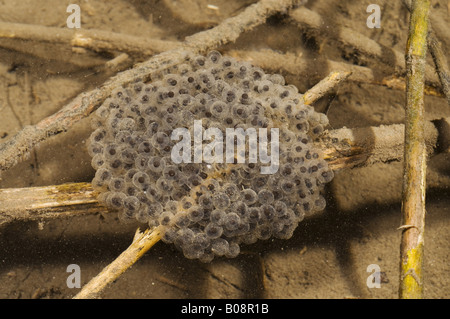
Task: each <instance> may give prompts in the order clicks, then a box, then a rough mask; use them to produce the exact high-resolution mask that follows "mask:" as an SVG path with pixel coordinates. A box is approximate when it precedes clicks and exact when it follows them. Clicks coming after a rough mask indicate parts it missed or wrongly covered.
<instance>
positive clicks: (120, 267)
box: [74, 226, 162, 299]
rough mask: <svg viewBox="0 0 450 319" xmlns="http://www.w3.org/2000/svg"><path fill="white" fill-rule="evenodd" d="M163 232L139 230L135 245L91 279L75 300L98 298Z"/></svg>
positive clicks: (160, 229) (135, 237)
mask: <svg viewBox="0 0 450 319" xmlns="http://www.w3.org/2000/svg"><path fill="white" fill-rule="evenodd" d="M161 231H162V228H161V226H158V227H156V228H154V229H151V230H150V229H147V230H145V231H144V232H143V233H141V232H140V231H139V229H138V230H137V231H136V234H135V235H134V239H133V243H132V244H131V245H130V246H129V247H128V248H127V249H126V250H125V251H124V252H123V253H121V254H120V255H119V257H117V258H116V259H115V260H114V261H113V262H112V263H111V264H109V265H108V266H106V267H105V268H104V269H103V270H102V271H101V272H100V273H99V274H98V275H97V276H95V277H94V278H93V279H91V280H90V281H89V282H88V283H87V284H86V285H85V286H84V287H83V289H82V290H81V291H80V292H79V293H78V294H77V295H76V296H75V297H74V299H93V298H97V297H98V296H99V294H100V292H101V291H102V290H103V289H105V288H106V287H107V286H108V285H109V284H110V283H112V282H113V281H114V280H116V279H117V278H119V277H120V275H122V274H123V273H124V272H125V271H126V270H127V269H128V268H130V267H131V266H132V265H133V264H134V263H136V262H137V261H138V260H139V259H140V258H141V257H142V256H143V255H144V254H145V253H146V252H147V251H148V250H149V249H150V248H152V247H153V245H155V244H156V243H157V242H158V241H159V240H160V239H161Z"/></svg>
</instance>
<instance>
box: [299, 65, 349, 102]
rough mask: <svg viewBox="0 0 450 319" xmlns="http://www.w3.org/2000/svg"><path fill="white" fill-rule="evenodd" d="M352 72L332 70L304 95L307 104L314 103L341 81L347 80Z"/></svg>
mask: <svg viewBox="0 0 450 319" xmlns="http://www.w3.org/2000/svg"><path fill="white" fill-rule="evenodd" d="M350 74H351V72H338V71H337V72H336V71H335V72H331V73H330V74H329V75H328V76H327V77H326V78H325V79H323V80H322V81H320V82H319V83H317V84H316V85H315V86H314V87H312V88H311V89H310V90H308V92H306V93H305V94H304V95H303V100H304V101H305V104H313V103H314V102H316V101H317V100H319V99H320V98H321V97H323V96H324V95H325V94H327V93H329V92H330V91H331V90H332V89H333V88H335V87H336V86H338V85H339V84H340V83H341V82H343V81H345V80H346V79H347V78H348V77H349V76H350Z"/></svg>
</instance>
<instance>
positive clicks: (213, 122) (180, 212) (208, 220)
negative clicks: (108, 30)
mask: <svg viewBox="0 0 450 319" xmlns="http://www.w3.org/2000/svg"><path fill="white" fill-rule="evenodd" d="M194 120H202V125H203V128H204V129H207V128H219V129H221V130H222V131H223V132H225V128H237V127H240V128H242V129H244V130H246V129H247V128H255V129H257V130H258V128H267V129H268V130H270V129H271V128H278V129H279V168H278V171H277V172H276V173H274V174H261V172H260V168H261V166H262V165H263V164H262V163H259V162H257V163H249V162H248V161H247V162H246V163H236V162H235V163H212V164H211V163H209V164H208V163H183V162H182V163H180V164H175V163H174V162H173V161H172V157H171V153H172V147H173V146H174V145H175V144H176V143H177V142H178V141H177V140H172V139H171V134H172V131H173V130H174V129H176V128H186V129H188V130H190V131H191V132H192V127H193V123H194ZM327 124H328V119H327V118H326V116H325V115H324V114H319V113H316V112H315V111H314V109H313V108H312V107H310V106H307V105H304V104H303V98H302V96H301V94H299V93H298V91H297V89H296V88H295V87H294V86H291V85H285V82H284V78H283V77H282V76H281V75H272V74H265V73H264V72H263V70H261V69H260V68H258V67H254V66H252V65H250V64H248V63H245V62H238V61H236V60H234V59H232V58H229V57H223V56H221V55H220V53H218V52H216V51H213V52H210V53H209V54H208V55H207V56H206V57H204V56H191V57H189V58H187V59H186V63H185V64H182V65H179V66H177V67H174V68H172V69H170V70H169V71H168V72H167V73H166V74H163V75H160V76H159V78H157V79H154V81H153V82H152V83H148V84H145V83H142V82H136V83H133V84H130V85H129V86H128V87H125V88H119V89H116V90H115V91H114V92H113V93H112V95H111V97H110V98H108V99H107V100H105V102H104V103H103V105H102V106H101V107H100V108H99V109H98V110H97V111H96V112H95V116H94V120H93V126H94V128H95V131H94V132H93V133H92V135H91V137H90V139H89V143H88V150H89V153H90V155H91V156H92V166H93V167H94V168H95V169H96V174H95V178H94V179H93V187H94V188H95V189H96V190H98V191H99V192H100V194H101V195H100V196H99V200H100V201H101V202H103V203H104V204H105V205H107V206H108V207H110V208H113V209H117V210H119V211H120V216H121V218H122V219H123V220H130V219H131V220H132V219H137V220H138V221H139V222H143V223H149V225H150V226H157V225H163V226H164V234H163V237H162V239H163V241H165V242H167V243H173V244H175V245H176V247H178V248H179V249H180V250H182V251H183V253H184V255H185V256H186V257H187V258H198V259H200V260H202V261H204V262H208V261H211V260H212V259H213V258H214V256H226V257H236V256H237V255H238V254H239V252H240V245H241V244H242V243H245V244H251V243H254V242H256V241H257V240H266V239H269V238H271V237H276V238H282V239H288V238H290V237H291V236H292V234H293V231H294V230H295V228H296V227H297V225H298V223H299V222H300V221H302V220H303V218H304V216H305V215H310V214H313V213H314V212H317V211H321V210H323V209H324V208H325V199H324V197H323V196H322V195H321V192H322V191H323V186H324V184H326V183H327V182H329V181H330V180H331V179H332V178H333V172H332V171H331V170H330V169H329V168H328V167H327V164H326V162H325V161H324V160H323V159H322V156H321V153H320V151H319V149H318V148H317V147H316V146H315V144H314V141H315V140H317V139H318V138H319V137H320V136H321V135H322V133H323V131H324V126H326V125H327ZM192 143H193V142H192ZM203 143H209V142H206V141H203ZM270 143H272V141H271V140H269V141H268V145H270ZM192 145H193V144H192ZM247 146H248V144H247ZM268 149H270V148H268ZM245 155H248V149H247V153H246V154H245Z"/></svg>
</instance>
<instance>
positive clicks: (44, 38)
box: [0, 22, 181, 55]
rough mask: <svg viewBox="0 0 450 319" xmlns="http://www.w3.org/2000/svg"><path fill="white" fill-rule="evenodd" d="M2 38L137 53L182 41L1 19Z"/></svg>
mask: <svg viewBox="0 0 450 319" xmlns="http://www.w3.org/2000/svg"><path fill="white" fill-rule="evenodd" d="M0 38H4V39H20V40H32V41H40V42H48V43H60V44H67V45H71V46H73V47H79V48H86V49H90V50H93V51H95V52H100V51H110V52H112V51H120V52H125V53H129V54H134V55H153V54H155V53H160V52H164V51H168V50H172V49H175V48H178V47H180V46H181V43H179V42H175V41H166V40H159V39H151V38H144V37H139V36H134V35H131V34H122V33H115V32H109V31H103V30H95V29H68V28H55V27H46V26H40V25H31V24H22V23H10V22H0Z"/></svg>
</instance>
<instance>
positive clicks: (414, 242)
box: [399, 0, 430, 299]
mask: <svg viewBox="0 0 450 319" xmlns="http://www.w3.org/2000/svg"><path fill="white" fill-rule="evenodd" d="M429 9H430V1H429V0H413V3H412V10H411V17H410V26H409V36H408V42H407V45H406V67H407V91H406V124H405V161H404V176H403V194H402V197H403V200H402V215H403V222H402V226H401V227H400V228H401V229H402V239H401V246H400V286H399V297H400V298H401V299H417V298H422V294H423V248H424V229H425V190H426V184H425V182H426V164H427V163H426V161H427V153H426V144H425V136H424V135H425V129H424V123H425V122H424V114H425V109H424V102H423V90H424V78H425V58H426V54H427V34H428V13H429Z"/></svg>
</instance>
